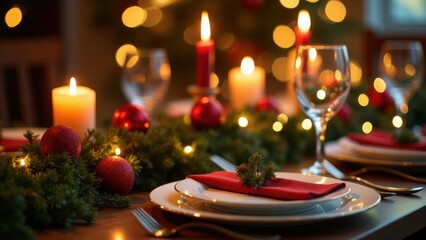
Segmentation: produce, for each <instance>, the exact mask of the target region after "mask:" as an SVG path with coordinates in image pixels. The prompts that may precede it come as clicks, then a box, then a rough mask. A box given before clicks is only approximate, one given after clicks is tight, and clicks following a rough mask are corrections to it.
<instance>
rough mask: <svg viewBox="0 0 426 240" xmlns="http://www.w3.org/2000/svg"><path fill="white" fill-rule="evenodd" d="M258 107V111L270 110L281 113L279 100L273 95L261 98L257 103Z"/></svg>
mask: <svg viewBox="0 0 426 240" xmlns="http://www.w3.org/2000/svg"><path fill="white" fill-rule="evenodd" d="M256 109H257V110H258V111H270V112H273V113H280V108H279V106H278V103H277V101H276V100H275V99H273V98H271V97H263V98H261V99H260V100H259V101H258V102H257V104H256Z"/></svg>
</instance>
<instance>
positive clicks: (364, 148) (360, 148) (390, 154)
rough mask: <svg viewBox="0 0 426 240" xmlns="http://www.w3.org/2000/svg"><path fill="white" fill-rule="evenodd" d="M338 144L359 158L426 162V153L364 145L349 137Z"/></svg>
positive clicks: (343, 138) (341, 139) (340, 140)
mask: <svg viewBox="0 0 426 240" xmlns="http://www.w3.org/2000/svg"><path fill="white" fill-rule="evenodd" d="M337 142H338V143H339V144H340V145H342V146H343V147H344V148H346V149H348V150H350V151H351V152H353V153H355V154H356V155H358V156H359V157H367V158H376V159H382V160H387V161H406V160H409V161H411V162H426V151H418V150H407V149H398V148H388V147H380V146H371V145H363V144H359V143H357V142H355V141H352V140H350V139H349V138H347V137H342V138H340V139H339V140H338V141H337Z"/></svg>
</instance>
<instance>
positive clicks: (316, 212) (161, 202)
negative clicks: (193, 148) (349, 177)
mask: <svg viewBox="0 0 426 240" xmlns="http://www.w3.org/2000/svg"><path fill="white" fill-rule="evenodd" d="M176 183H177V182H171V183H168V184H165V185H162V186H160V187H157V188H156V189H154V190H153V191H152V192H151V193H150V195H149V198H150V201H151V202H152V203H153V204H154V205H156V206H158V207H160V208H161V209H163V210H165V211H168V212H172V213H175V214H179V215H184V216H188V217H193V218H196V219H202V220H209V221H215V222H220V223H224V224H225V223H226V224H232V225H253V226H254V225H255V226H284V225H301V224H307V223H313V222H319V221H324V220H328V219H335V218H340V217H344V216H350V215H354V214H357V213H361V212H364V211H366V210H368V209H370V208H372V207H374V206H376V205H377V204H378V203H379V202H380V195H379V194H378V193H377V192H376V191H375V190H373V189H371V188H368V187H364V186H362V185H359V184H356V183H347V184H349V185H350V186H351V189H352V191H351V192H350V193H349V194H348V195H346V196H344V197H342V198H338V199H335V200H332V201H327V202H322V203H319V204H317V205H316V207H315V208H313V209H310V210H307V211H303V212H298V213H294V214H282V215H250V214H237V213H230V212H224V211H220V210H217V209H214V208H211V207H209V206H207V205H205V204H202V203H200V202H199V201H195V202H194V203H191V202H185V201H182V199H181V194H180V193H178V192H176V191H175V189H174V186H175V185H176Z"/></svg>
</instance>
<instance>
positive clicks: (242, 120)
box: [238, 117, 248, 128]
mask: <svg viewBox="0 0 426 240" xmlns="http://www.w3.org/2000/svg"><path fill="white" fill-rule="evenodd" d="M238 125H239V126H240V127H242V128H245V127H247V126H248V119H247V118H246V117H240V118H238Z"/></svg>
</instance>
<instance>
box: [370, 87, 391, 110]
mask: <svg viewBox="0 0 426 240" xmlns="http://www.w3.org/2000/svg"><path fill="white" fill-rule="evenodd" d="M367 96H368V97H369V98H370V102H371V104H372V105H373V106H374V107H375V108H377V109H380V110H386V109H389V108H392V107H393V106H394V103H393V99H392V97H391V96H389V94H388V93H387V92H383V93H379V92H377V91H376V90H375V89H374V87H370V88H369V89H368V90H367Z"/></svg>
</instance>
